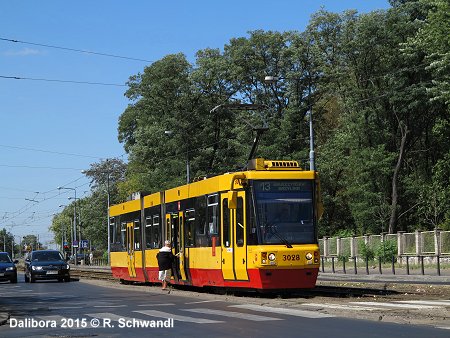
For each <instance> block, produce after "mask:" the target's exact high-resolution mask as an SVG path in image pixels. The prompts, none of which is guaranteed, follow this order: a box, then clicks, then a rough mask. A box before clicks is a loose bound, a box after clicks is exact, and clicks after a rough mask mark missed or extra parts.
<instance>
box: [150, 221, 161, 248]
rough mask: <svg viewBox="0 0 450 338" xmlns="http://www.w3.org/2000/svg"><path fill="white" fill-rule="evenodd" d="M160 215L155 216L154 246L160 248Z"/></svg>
mask: <svg viewBox="0 0 450 338" xmlns="http://www.w3.org/2000/svg"><path fill="white" fill-rule="evenodd" d="M159 226H160V225H159V215H154V216H153V237H152V240H153V248H159V247H160V246H161V245H162V244H161V235H160V234H161V230H160V227H159Z"/></svg>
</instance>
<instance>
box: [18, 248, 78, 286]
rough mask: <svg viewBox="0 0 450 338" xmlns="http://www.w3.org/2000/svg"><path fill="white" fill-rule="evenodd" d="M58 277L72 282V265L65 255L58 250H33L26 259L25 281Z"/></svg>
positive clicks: (32, 281) (60, 279) (59, 279)
mask: <svg viewBox="0 0 450 338" xmlns="http://www.w3.org/2000/svg"><path fill="white" fill-rule="evenodd" d="M38 279H40V280H48V279H57V280H58V281H59V282H62V281H65V282H70V267H69V264H67V262H66V261H65V260H64V257H63V255H62V254H61V253H60V252H59V251H57V250H39V251H33V252H31V253H30V254H29V255H28V257H27V258H26V259H25V282H26V283H28V282H31V283H34V282H35V281H36V280H38Z"/></svg>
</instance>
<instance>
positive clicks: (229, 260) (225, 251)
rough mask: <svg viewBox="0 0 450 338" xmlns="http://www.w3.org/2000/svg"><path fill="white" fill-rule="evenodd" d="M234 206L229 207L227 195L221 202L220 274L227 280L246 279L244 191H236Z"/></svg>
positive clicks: (223, 196) (224, 195)
mask: <svg viewBox="0 0 450 338" xmlns="http://www.w3.org/2000/svg"><path fill="white" fill-rule="evenodd" d="M236 194H237V199H236V206H235V208H229V206H228V197H229V196H228V195H226V194H223V195H222V197H221V203H222V208H221V210H222V215H221V218H222V219H221V221H222V234H221V238H222V275H223V278H224V279H227V280H248V274H247V243H246V241H247V239H246V222H245V199H244V192H237V193H236Z"/></svg>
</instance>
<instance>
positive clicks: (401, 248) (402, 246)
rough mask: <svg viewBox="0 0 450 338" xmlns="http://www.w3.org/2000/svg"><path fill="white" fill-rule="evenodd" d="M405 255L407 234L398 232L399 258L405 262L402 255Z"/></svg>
mask: <svg viewBox="0 0 450 338" xmlns="http://www.w3.org/2000/svg"><path fill="white" fill-rule="evenodd" d="M404 253H405V232H404V231H397V256H398V257H399V259H400V260H401V261H403V259H402V258H400V257H402V255H403V254H404Z"/></svg>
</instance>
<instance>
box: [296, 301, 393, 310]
mask: <svg viewBox="0 0 450 338" xmlns="http://www.w3.org/2000/svg"><path fill="white" fill-rule="evenodd" d="M301 305H302V306H312V307H319V308H329V309H341V310H355V311H375V310H383V311H385V310H386V309H383V308H381V307H368V306H359V305H345V304H331V303H323V304H321V303H302V304H301Z"/></svg>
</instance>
